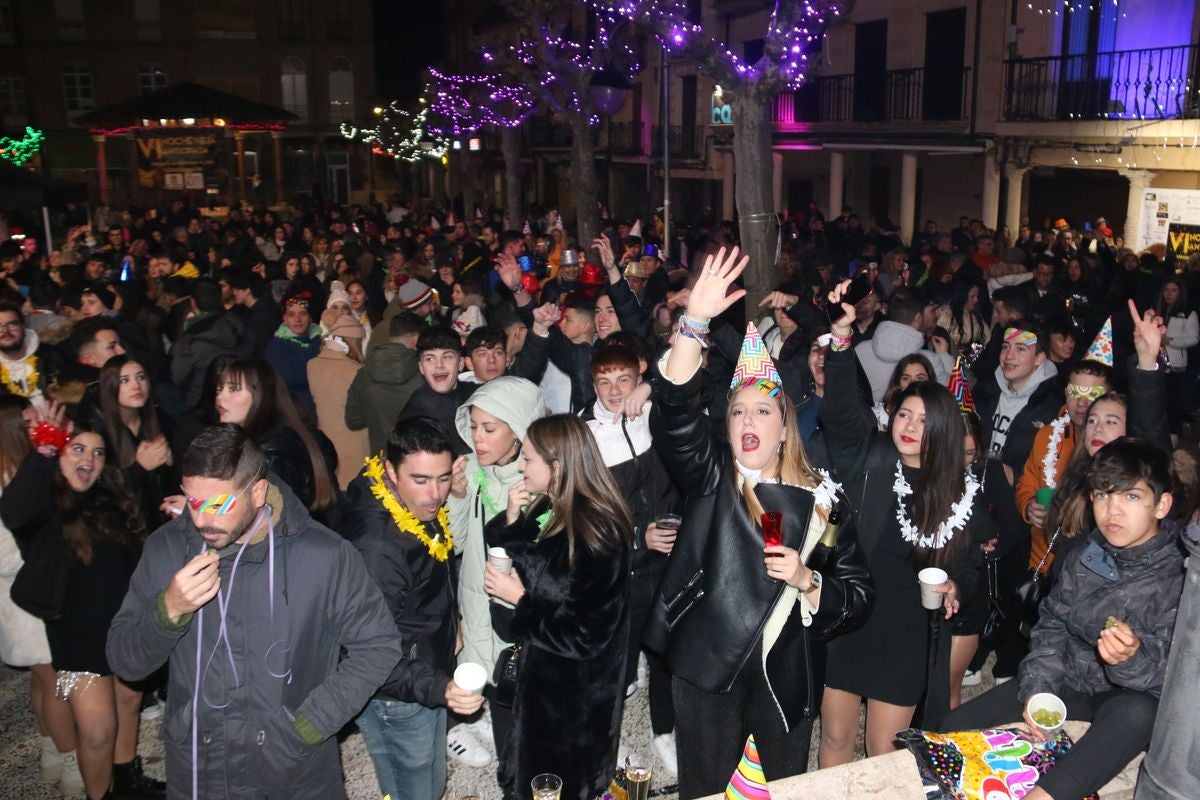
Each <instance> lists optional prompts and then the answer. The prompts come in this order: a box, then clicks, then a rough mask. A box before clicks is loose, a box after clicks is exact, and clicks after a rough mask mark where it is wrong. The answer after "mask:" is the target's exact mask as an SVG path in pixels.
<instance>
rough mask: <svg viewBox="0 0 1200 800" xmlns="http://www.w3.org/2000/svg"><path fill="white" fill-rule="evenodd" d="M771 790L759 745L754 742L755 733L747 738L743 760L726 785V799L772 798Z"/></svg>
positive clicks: (763, 799)
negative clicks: (759, 756)
mask: <svg viewBox="0 0 1200 800" xmlns="http://www.w3.org/2000/svg"><path fill="white" fill-rule="evenodd" d="M770 798H771V792H770V790H768V789H767V776H766V775H764V774H763V768H762V761H760V760H759V758H758V745H757V744H755V743H754V734H750V738H749V739H747V740H746V747H745V749H743V750H742V760H741V761H739V762H738V767H737V769H736V770H734V772H733V776H732V777H730V779H729V785H728V786H726V787H725V800H770Z"/></svg>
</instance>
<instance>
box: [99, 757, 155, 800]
mask: <svg viewBox="0 0 1200 800" xmlns="http://www.w3.org/2000/svg"><path fill="white" fill-rule="evenodd" d="M166 796H167V785H166V784H165V783H163V782H162V781H156V780H154V779H153V778H149V777H147V776H146V774H145V773H143V772H142V757H141V756H136V757H135V758H134V759H133V761H130V762H129V763H128V764H113V785H112V800H159V798H165V797H166Z"/></svg>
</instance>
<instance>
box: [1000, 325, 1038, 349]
mask: <svg viewBox="0 0 1200 800" xmlns="http://www.w3.org/2000/svg"><path fill="white" fill-rule="evenodd" d="M1004 341H1006V342H1009V343H1010V344H1023V345H1025V346H1027V347H1033V346H1035V345H1036V344H1037V341H1038V338H1037V334H1036V333H1034V332H1033V331H1023V330H1021V329H1020V328H1005V329H1004Z"/></svg>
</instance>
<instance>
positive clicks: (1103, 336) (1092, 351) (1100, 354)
mask: <svg viewBox="0 0 1200 800" xmlns="http://www.w3.org/2000/svg"><path fill="white" fill-rule="evenodd" d="M1083 360H1084V361H1099V362H1100V363H1101V364H1104V365H1105V366H1109V367H1111V366H1112V365H1113V335H1112V317H1109V318H1108V319H1106V320H1104V327H1103V328H1101V329H1100V332H1099V333H1098V334H1096V340H1095V341H1094V342H1092V346H1091V347H1089V348H1088V351H1087V354H1086V355H1084V357H1083Z"/></svg>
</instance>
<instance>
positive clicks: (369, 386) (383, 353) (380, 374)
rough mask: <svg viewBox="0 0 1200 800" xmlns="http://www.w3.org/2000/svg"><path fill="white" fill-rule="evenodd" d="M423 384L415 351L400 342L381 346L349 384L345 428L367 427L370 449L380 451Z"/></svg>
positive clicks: (368, 357) (423, 380) (372, 353)
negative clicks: (414, 393) (414, 394)
mask: <svg viewBox="0 0 1200 800" xmlns="http://www.w3.org/2000/svg"><path fill="white" fill-rule="evenodd" d="M424 385H425V379H424V378H422V377H421V373H420V372H419V371H418V369H417V351H416V350H413V349H412V348H411V347H406V346H405V345H403V344H401V343H400V342H384V343H383V344H380V345H378V346H377V347H375V348H374V349H372V350H371V353H370V355H368V356H367V360H366V362H365V363H364V364H363V366H362V369H360V370H359V371H358V372H357V373H356V374H355V376H354V381H353V382H352V383H351V384H350V391H349V393H348V394H347V396H346V427H347V428H349V429H350V430H352V431H357V430H362V429H363V428H366V429H367V439H368V446H369V447H370V452H371V453H378V452H379V451H381V450H382V449H383V446H384V445H385V444H387V437H388V433H389V432H390V431H391V430H392V426H393V425H395V424H396V419H397V418H398V417H399V416H400V412H401V411H403V410H404V407H405V406H406V405H408V401H409V399H410V398H411V397H412V395H413V392H415V391H416V390H417V389H418V388H420V387H421V386H424ZM358 466H359V467H361V466H362V465H361V464H360V465H358ZM356 468H357V467H356Z"/></svg>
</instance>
